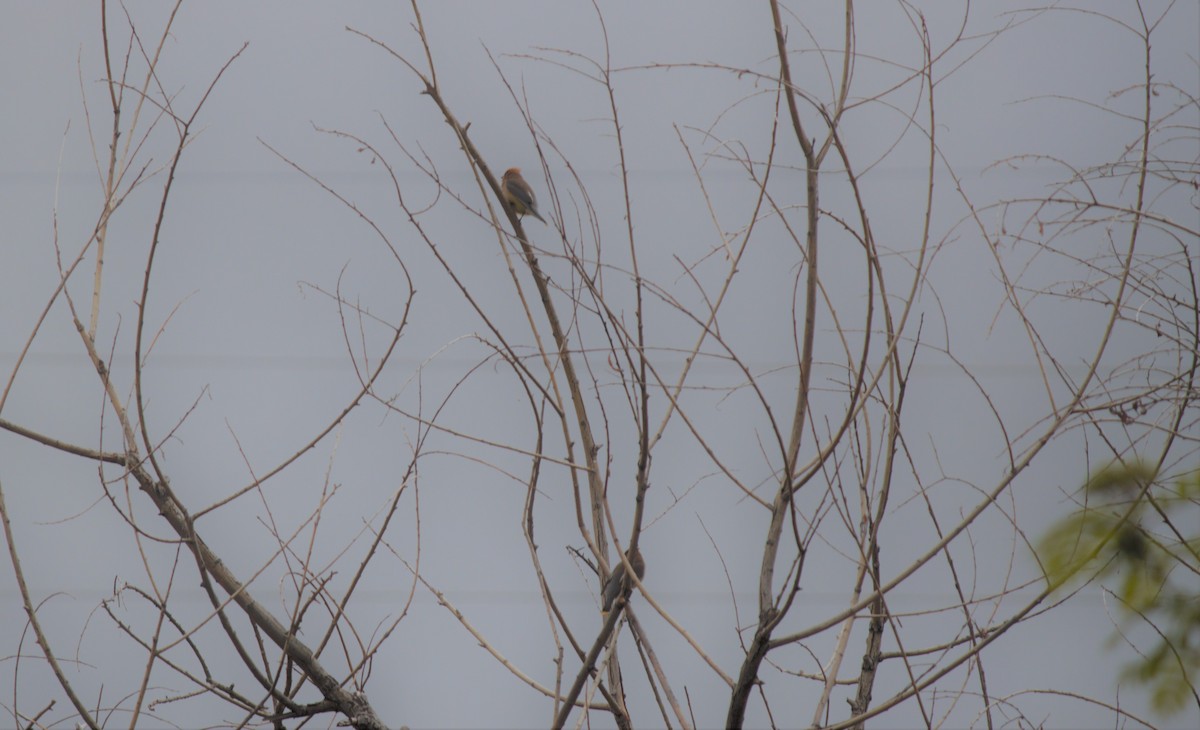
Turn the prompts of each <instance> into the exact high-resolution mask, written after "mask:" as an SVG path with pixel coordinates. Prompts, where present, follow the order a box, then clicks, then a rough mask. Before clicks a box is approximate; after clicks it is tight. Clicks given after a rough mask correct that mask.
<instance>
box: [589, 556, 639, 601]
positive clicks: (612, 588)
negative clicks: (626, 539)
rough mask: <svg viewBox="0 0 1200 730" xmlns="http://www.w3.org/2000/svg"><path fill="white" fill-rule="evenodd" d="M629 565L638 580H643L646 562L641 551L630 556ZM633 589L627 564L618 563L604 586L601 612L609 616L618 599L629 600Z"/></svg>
mask: <svg viewBox="0 0 1200 730" xmlns="http://www.w3.org/2000/svg"><path fill="white" fill-rule="evenodd" d="M626 555H628V553H626ZM629 564H630V565H632V566H633V572H634V573H636V574H637V577H638V580H641V579H642V576H643V575H645V574H646V560H645V558H643V557H642V553H641V551H640V550H639V551H638V552H635V553H634V554H633V555H629ZM632 589H633V581H631V580H629V579H628V578H627V577H626V575H625V563H617V567H615V568H613V572H612V575H610V576H608V582H607V583H605V584H604V600H603V603H602V606H601V608H600V611H601V612H602V613H604V614H607V613H608V612H609V611H611V610H612V607H613V605H614V604H615V603H616V602H617V597H618V596H620V597H622V598H627V597H628V596H629V591H630V590H632Z"/></svg>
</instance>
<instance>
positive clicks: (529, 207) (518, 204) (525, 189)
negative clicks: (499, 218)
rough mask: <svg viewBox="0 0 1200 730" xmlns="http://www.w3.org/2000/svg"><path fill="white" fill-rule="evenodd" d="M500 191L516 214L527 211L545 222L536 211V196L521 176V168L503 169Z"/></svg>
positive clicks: (522, 213) (523, 213)
mask: <svg viewBox="0 0 1200 730" xmlns="http://www.w3.org/2000/svg"><path fill="white" fill-rule="evenodd" d="M500 192H502V193H504V202H506V203H508V204H509V205H511V206H512V209H513V211H515V212H516V214H517V215H525V214H526V213H528V214H530V215H532V216H533V217H534V218H537V219H538V220H540V221H541V222H542V223H545V222H546V219H545V218H543V217H542V216H541V214H540V213H538V209H537V196H536V195H534V194H533V188H531V187H529V183H527V182H525V178H523V177H521V168H519V167H510V168H508V170H506V171H505V173H504V177H503V178H501V179H500Z"/></svg>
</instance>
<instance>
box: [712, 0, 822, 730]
mask: <svg viewBox="0 0 1200 730" xmlns="http://www.w3.org/2000/svg"><path fill="white" fill-rule="evenodd" d="M771 19H772V21H773V23H774V29H775V48H776V53H777V54H778V55H779V83H780V85H781V86H782V87H783V93H784V97H785V98H786V99H787V105H788V114H789V116H790V118H791V122H792V131H793V132H794V133H795V135H796V140H797V142H799V144H800V149H801V151H802V152H803V154H804V161H805V178H804V182H805V193H806V201H805V202H806V205H807V210H806V214H807V220H806V235H805V260H804V263H805V266H806V267H807V278H806V281H805V286H804V327H803V330H802V334H801V345H800V357H799V362H798V365H799V382H798V384H797V392H796V404H795V407H794V409H793V419H792V428H791V435H790V437H789V439H788V444H787V447H786V451H785V453H784V455H783V468H782V470H781V475H780V483H779V491H778V492H776V495H775V500H774V502H773V503H772V504H771V521H770V524H769V525H768V527H767V537H766V543H765V546H764V549H763V559H762V568H761V570H760V571H759V579H758V629H757V630H756V631H755V633H754V639H753V640H752V641H751V644H750V648H749V649H748V650H747V652H746V658H745V660H743V663H742V669H741V671H740V672H739V674H738V679H737V684H735V685H734V689H733V695H732V698H731V700H730V703H729V714H728V716H727V718H726V721H725V725H726V727H729V728H735V727H736V728H740V727H741V726H742V723H743V722H744V721H745V716H746V704H747V702H748V701H749V699H750V692H751V690H752V689H753V687H754V685H755V680H756V679H757V677H758V670H759V667H760V666H761V664H762V661H763V659H765V658H766V655H767V651H768V648H769V646H768V644H769V642H770V639H771V634H772V632H773V631H774V629H775V626H776V625H777V624H778V622H779V619H780V618H781V617H782V613H781V612H780V611H779V610H778V608H777V607H776V606H775V601H774V598H773V596H772V594H773V588H774V583H775V563H776V560H777V558H778V555H779V547H780V540H781V538H782V535H783V526H784V519H785V516H786V515H787V513H788V511H789V510H790V509H791V508H792V494H793V489H794V484H795V470H796V459H797V457H798V456H799V453H800V441H801V438H802V436H803V432H804V423H805V419H806V416H807V413H808V392H809V391H808V389H809V381H810V378H811V376H812V363H813V341H814V338H815V334H816V315H817V313H816V309H817V290H818V277H817V271H818V269H817V231H818V223H819V221H820V210H819V208H818V202H819V198H818V190H817V186H818V182H819V177H818V172H819V167H820V160H819V159H818V157H817V155H816V154H815V151H814V149H813V143H812V141H811V140H809V138H808V136H807V135H806V133H805V130H804V124H803V122H801V120H800V112H799V109H798V108H797V101H796V91H795V86H794V84H793V83H792V73H791V67H790V64H789V62H788V55H787V33H786V31H785V30H784V28H783V20H782V18H781V17H780V11H779V3H778V0H772V1H771ZM797 548H798V549H799V550H800V553H801V556H802V557H803V554H804V546H803V545H797ZM799 578H800V572H799V570H797V572H796V575H795V580H797V581H799Z"/></svg>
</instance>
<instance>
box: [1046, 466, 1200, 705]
mask: <svg viewBox="0 0 1200 730" xmlns="http://www.w3.org/2000/svg"><path fill="white" fill-rule="evenodd" d="M1083 497H1084V503H1083V506H1082V507H1080V509H1079V510H1077V511H1075V512H1073V513H1072V514H1070V515H1068V516H1067V517H1065V518H1063V519H1062V520H1060V521H1059V522H1058V523H1057V524H1056V525H1054V527H1052V528H1051V529H1050V530H1049V531H1048V532H1047V533H1046V535H1045V536H1044V537H1043V539H1042V541H1041V543H1040V544H1039V546H1038V554H1039V557H1040V559H1041V561H1042V566H1043V568H1044V570H1045V572H1046V580H1047V581H1048V582H1049V584H1050V586H1051V587H1052V588H1054V589H1056V590H1063V589H1064V588H1066V587H1068V586H1069V585H1078V584H1080V583H1087V582H1092V581H1099V582H1101V583H1103V584H1104V585H1105V587H1106V589H1107V590H1109V591H1110V592H1111V594H1112V595H1113V596H1115V597H1116V598H1117V600H1118V602H1119V605H1120V607H1121V612H1122V614H1124V616H1125V617H1126V618H1128V619H1130V620H1133V619H1134V618H1135V617H1137V618H1140V619H1141V620H1143V621H1145V622H1146V623H1148V624H1149V625H1150V626H1152V627H1153V628H1154V630H1155V631H1156V632H1157V634H1158V636H1159V641H1158V642H1157V644H1156V645H1155V646H1154V647H1153V648H1152V649H1151V650H1150V651H1148V652H1144V653H1143V654H1142V657H1141V658H1140V659H1138V660H1136V661H1134V662H1132V663H1130V664H1129V665H1127V666H1126V667H1125V668H1124V670H1123V671H1122V676H1123V677H1125V678H1128V679H1132V680H1134V681H1137V682H1140V683H1144V684H1147V685H1149V689H1150V691H1151V694H1152V701H1153V703H1154V705H1155V707H1156V708H1157V709H1159V710H1161V711H1163V712H1168V713H1173V712H1178V711H1179V710H1181V709H1182V708H1183V707H1184V705H1185V704H1186V703H1187V700H1188V698H1189V697H1191V698H1194V699H1195V701H1196V702H1197V704H1200V696H1198V695H1197V691H1196V679H1197V677H1198V676H1200V592H1198V591H1197V590H1196V586H1197V576H1200V533H1198V532H1197V527H1196V525H1197V524H1200V523H1198V522H1197V521H1196V519H1195V516H1196V514H1195V513H1196V511H1197V508H1200V471H1196V472H1193V473H1192V474H1190V475H1188V476H1185V477H1183V478H1181V479H1179V480H1178V481H1177V482H1176V483H1175V484H1174V485H1170V484H1165V483H1162V482H1160V481H1157V475H1156V473H1155V470H1154V469H1153V468H1151V467H1149V466H1147V465H1145V464H1142V463H1127V464H1114V465H1110V466H1109V467H1107V468H1105V469H1102V470H1100V471H1099V472H1097V473H1096V474H1094V475H1093V476H1092V477H1091V479H1089V480H1088V483H1087V484H1086V485H1085V487H1084V492H1083ZM1181 525H1183V526H1185V527H1183V528H1182V530H1183V531H1182V532H1181V528H1180V526H1181ZM1187 532H1191V533H1192V534H1190V535H1187V534H1185V533H1187ZM1181 575H1182V578H1181V577H1180V576H1181Z"/></svg>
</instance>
